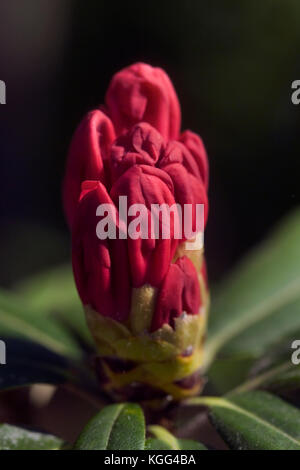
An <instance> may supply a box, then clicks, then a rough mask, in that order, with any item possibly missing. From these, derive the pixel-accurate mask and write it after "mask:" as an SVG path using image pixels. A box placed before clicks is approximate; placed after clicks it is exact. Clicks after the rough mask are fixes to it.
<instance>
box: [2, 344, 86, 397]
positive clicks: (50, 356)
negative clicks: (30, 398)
mask: <svg viewBox="0 0 300 470" xmlns="http://www.w3.org/2000/svg"><path fill="white" fill-rule="evenodd" d="M4 341H5V346H6V356H7V359H6V362H7V363H6V364H5V365H1V366H0V390H5V389H9V388H17V387H23V386H26V385H31V384H35V383H48V384H61V383H64V382H66V381H67V380H71V377H72V374H71V372H70V363H69V362H68V361H67V360H66V359H65V358H64V357H63V356H61V355H59V354H56V353H53V352H52V351H49V350H48V349H46V348H44V347H43V346H41V345H39V344H37V343H30V342H28V341H24V340H21V339H16V338H4ZM72 379H73V381H77V379H78V377H77V376H73V377H72Z"/></svg>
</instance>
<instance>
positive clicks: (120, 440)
mask: <svg viewBox="0 0 300 470" xmlns="http://www.w3.org/2000/svg"><path fill="white" fill-rule="evenodd" d="M144 447H145V419H144V415H143V412H142V409H141V408H140V406H138V405H136V404H131V403H122V404H117V405H109V406H107V407H105V408H103V410H101V411H100V413H98V414H97V415H96V416H94V417H93V418H92V419H91V421H90V422H89V423H88V424H87V425H86V427H85V428H84V430H83V431H82V433H81V434H80V436H79V438H78V440H77V442H76V444H75V449H80V450H105V449H106V450H143V449H144Z"/></svg>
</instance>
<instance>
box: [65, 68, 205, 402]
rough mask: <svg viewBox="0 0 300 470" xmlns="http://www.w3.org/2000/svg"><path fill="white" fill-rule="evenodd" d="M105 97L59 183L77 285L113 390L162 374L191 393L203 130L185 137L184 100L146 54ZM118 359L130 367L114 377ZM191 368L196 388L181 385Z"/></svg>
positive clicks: (198, 310)
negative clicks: (143, 61)
mask: <svg viewBox="0 0 300 470" xmlns="http://www.w3.org/2000/svg"><path fill="white" fill-rule="evenodd" d="M105 103H106V107H102V109H103V111H100V110H96V111H93V112H91V113H89V114H88V115H87V117H86V118H85V119H84V120H83V121H82V123H81V125H80V126H79V127H78V129H77V130H76V132H75V134H74V137H73V140H72V143H71V146H70V150H69V155H68V161H67V168H66V176H65V181H64V192H63V196H64V206H65V211H66V216H67V220H68V222H69V225H70V227H71V228H72V258H73V269H74V276H75V280H76V285H77V288H78V292H79V295H80V297H81V300H82V303H83V304H84V306H85V310H86V315H87V320H88V324H89V327H90V329H91V332H92V334H93V336H94V338H95V341H96V343H97V346H98V350H99V353H100V357H101V361H100V363H101V364H102V366H103V368H104V375H105V376H106V377H107V380H108V385H106V386H107V388H109V389H121V388H122V387H123V386H124V387H125V388H126V386H127V385H129V384H130V383H131V382H132V381H135V382H137V383H139V382H140V383H143V384H145V383H146V384H148V385H151V386H153V382H155V387H157V388H160V389H162V390H164V391H165V392H166V393H169V394H171V395H173V396H174V397H177V398H180V397H182V396H185V395H191V394H194V393H196V391H197V390H199V386H200V385H199V381H196V382H195V380H194V375H193V374H194V373H195V372H196V371H197V370H198V368H199V367H200V361H201V357H202V335H203V330H204V327H205V319H206V314H207V309H208V286H207V280H206V271H205V261H204V259H203V248H202V247H200V248H199V247H197V248H194V249H192V250H190V249H189V247H188V244H187V243H186V242H191V240H193V239H194V238H195V239H197V238H198V235H199V234H201V233H202V232H203V230H204V224H203V225H200V226H199V224H198V218H197V209H198V207H200V205H202V206H204V219H205V220H204V223H205V222H206V219H207V213H208V200H207V186H208V162H207V155H206V152H205V148H204V146H203V143H202V140H201V139H200V137H198V136H197V135H196V134H194V133H192V132H190V131H185V132H184V133H183V134H182V135H180V134H179V131H180V107H179V103H178V99H177V96H176V93H175V91H174V88H173V86H172V84H171V82H170V80H169V78H168V76H167V75H166V74H165V72H164V71H163V70H161V69H155V68H152V67H150V66H149V65H146V64H140V63H139V64H134V65H132V66H130V67H128V68H126V69H124V70H121V72H119V73H117V74H116V75H115V76H114V77H113V79H112V81H111V83H110V86H109V89H108V91H107V94H106V99H105ZM124 201H126V206H125V208H124V207H123V205H122V204H123V203H124ZM104 204H105V205H106V206H103V205H104ZM187 205H188V206H189V208H190V209H191V210H190V212H189V213H188V216H187V217H185V215H186V213H185V212H184V211H185V210H186V207H187ZM99 208H100V210H99ZM104 208H105V210H104ZM166 214H167V215H168V216H170V217H169V218H165V215H166ZM100 227H101V230H100ZM104 227H106V229H105V230H106V231H108V232H109V233H111V232H112V233H113V234H114V237H111V236H106V232H105V230H104ZM187 228H189V230H186V229H187ZM103 231H104V233H103ZM110 231H111V232H110ZM200 232H201V233H200ZM187 351H189V353H188V354H187ZM112 357H118V359H120V360H121V363H123V362H122V361H130V364H133V367H134V368H135V369H134V371H132V370H128V371H126V373H125V371H124V373H123V375H122V374H121V375H120V374H118V373H117V372H116V371H114V370H113V369H112V368H111V367H112V364H113V361H111V358H112ZM182 357H184V360H183V359H182ZM161 361H162V362H161ZM124 367H125V366H124ZM161 369H163V373H161V372H160V373H158V370H159V371H160V370H161ZM102 372H103V371H102ZM189 376H193V380H192V381H190V382H189V383H193V384H195V383H196V384H197V385H193V388H192V389H188V388H184V386H183V385H182V384H183V383H186V380H185V379H186V378H187V377H189Z"/></svg>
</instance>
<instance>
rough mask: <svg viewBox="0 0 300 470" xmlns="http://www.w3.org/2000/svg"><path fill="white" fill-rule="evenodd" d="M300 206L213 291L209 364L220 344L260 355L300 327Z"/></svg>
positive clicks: (224, 349)
mask: <svg viewBox="0 0 300 470" xmlns="http://www.w3.org/2000/svg"><path fill="white" fill-rule="evenodd" d="M299 239H300V211H299V210H297V211H295V212H294V213H292V214H291V215H290V216H289V217H287V218H286V219H285V220H284V221H283V222H282V224H281V226H280V227H279V228H278V229H277V230H276V231H275V233H274V234H273V235H272V236H271V237H270V238H269V239H268V240H267V241H266V242H264V243H263V244H262V245H261V246H260V247H259V248H257V249H255V250H254V251H253V253H252V254H250V255H249V256H248V257H247V258H246V259H245V260H244V261H243V262H242V263H241V264H240V265H239V266H238V267H237V268H236V269H235V271H234V272H233V273H232V275H231V276H230V277H229V279H227V280H226V281H225V282H223V283H222V285H221V286H220V287H219V290H218V292H216V294H215V296H213V304H212V309H211V310H212V314H211V318H210V324H209V329H208V332H209V338H208V343H207V348H206V361H205V362H206V366H208V365H210V364H211V362H212V360H213V358H214V356H215V355H216V354H217V353H218V351H219V350H222V353H223V354H224V355H225V354H227V355H229V354H233V353H234V354H236V353H241V352H244V353H247V354H249V353H252V354H254V355H255V356H256V357H258V356H259V355H261V354H263V353H264V352H265V351H266V350H267V349H268V348H269V347H270V346H271V345H273V344H275V343H277V342H279V341H280V340H281V339H282V338H283V337H285V338H287V342H288V341H289V339H288V338H290V337H294V335H295V331H299V330H300V315H299V312H300V244H299Z"/></svg>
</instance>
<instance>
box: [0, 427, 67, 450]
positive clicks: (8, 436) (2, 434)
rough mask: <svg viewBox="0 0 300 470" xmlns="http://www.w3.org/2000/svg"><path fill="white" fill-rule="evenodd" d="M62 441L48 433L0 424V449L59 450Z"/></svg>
mask: <svg viewBox="0 0 300 470" xmlns="http://www.w3.org/2000/svg"><path fill="white" fill-rule="evenodd" d="M62 445H63V441H62V440H61V439H59V438H58V437H55V436H52V435H50V434H42V433H39V432H33V431H28V430H26V429H23V428H19V427H16V426H11V425H9V424H0V450H59V449H60V448H61V447H62Z"/></svg>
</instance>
